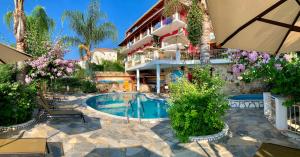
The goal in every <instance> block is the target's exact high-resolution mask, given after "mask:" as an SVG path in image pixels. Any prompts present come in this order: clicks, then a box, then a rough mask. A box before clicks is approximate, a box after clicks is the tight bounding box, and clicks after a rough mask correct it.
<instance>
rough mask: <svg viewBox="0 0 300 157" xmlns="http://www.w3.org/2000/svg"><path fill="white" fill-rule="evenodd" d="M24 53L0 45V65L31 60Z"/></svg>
mask: <svg viewBox="0 0 300 157" xmlns="http://www.w3.org/2000/svg"><path fill="white" fill-rule="evenodd" d="M31 58H32V57H31V56H30V55H28V54H26V53H23V52H20V51H18V50H16V49H14V48H12V47H9V46H6V45H4V44H1V43H0V64H15V63H16V62H18V61H24V60H28V59H31Z"/></svg>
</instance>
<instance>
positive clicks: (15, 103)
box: [0, 82, 37, 126]
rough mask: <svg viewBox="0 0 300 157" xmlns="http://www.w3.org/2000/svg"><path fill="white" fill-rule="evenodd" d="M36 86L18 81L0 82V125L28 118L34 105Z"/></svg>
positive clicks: (16, 122)
mask: <svg viewBox="0 0 300 157" xmlns="http://www.w3.org/2000/svg"><path fill="white" fill-rule="evenodd" d="M36 92H37V90H36V86H35V85H34V84H32V85H29V86H27V85H21V84H19V83H9V82H7V83H0V108H1V110H0V115H1V116H0V126H9V125H14V124H20V123H24V122H26V121H28V120H30V119H31V118H32V117H31V116H32V112H33V109H34V107H35V104H36V102H35V95H36Z"/></svg>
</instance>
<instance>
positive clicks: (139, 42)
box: [121, 29, 152, 53]
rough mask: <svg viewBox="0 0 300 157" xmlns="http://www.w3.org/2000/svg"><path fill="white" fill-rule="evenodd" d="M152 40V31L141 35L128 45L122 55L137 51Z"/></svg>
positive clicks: (148, 30)
mask: <svg viewBox="0 0 300 157" xmlns="http://www.w3.org/2000/svg"><path fill="white" fill-rule="evenodd" d="M151 40H152V36H151V33H150V29H147V30H146V31H145V32H143V33H140V35H139V36H137V37H135V38H134V39H133V40H132V41H130V42H128V43H127V46H126V47H125V48H124V49H123V50H122V51H121V53H128V52H130V51H132V50H134V49H137V48H139V47H141V46H143V45H145V44H147V43H149V42H150V41H151Z"/></svg>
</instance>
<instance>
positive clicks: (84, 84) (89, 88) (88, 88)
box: [81, 80, 97, 93]
mask: <svg viewBox="0 0 300 157" xmlns="http://www.w3.org/2000/svg"><path fill="white" fill-rule="evenodd" d="M81 90H82V91H83V92H84V93H94V92H97V88H96V84H95V83H94V82H91V81H85V80H84V81H81Z"/></svg>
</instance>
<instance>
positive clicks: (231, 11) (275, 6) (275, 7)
mask: <svg viewBox="0 0 300 157" xmlns="http://www.w3.org/2000/svg"><path fill="white" fill-rule="evenodd" d="M207 4H208V10H209V16H210V18H211V21H212V25H213V27H214V32H215V36H216V42H217V44H219V45H220V46H222V47H224V48H232V49H243V50H256V51H261V52H269V53H272V54H277V53H284V52H285V53H286V52H292V51H300V18H299V17H300V0H207Z"/></svg>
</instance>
